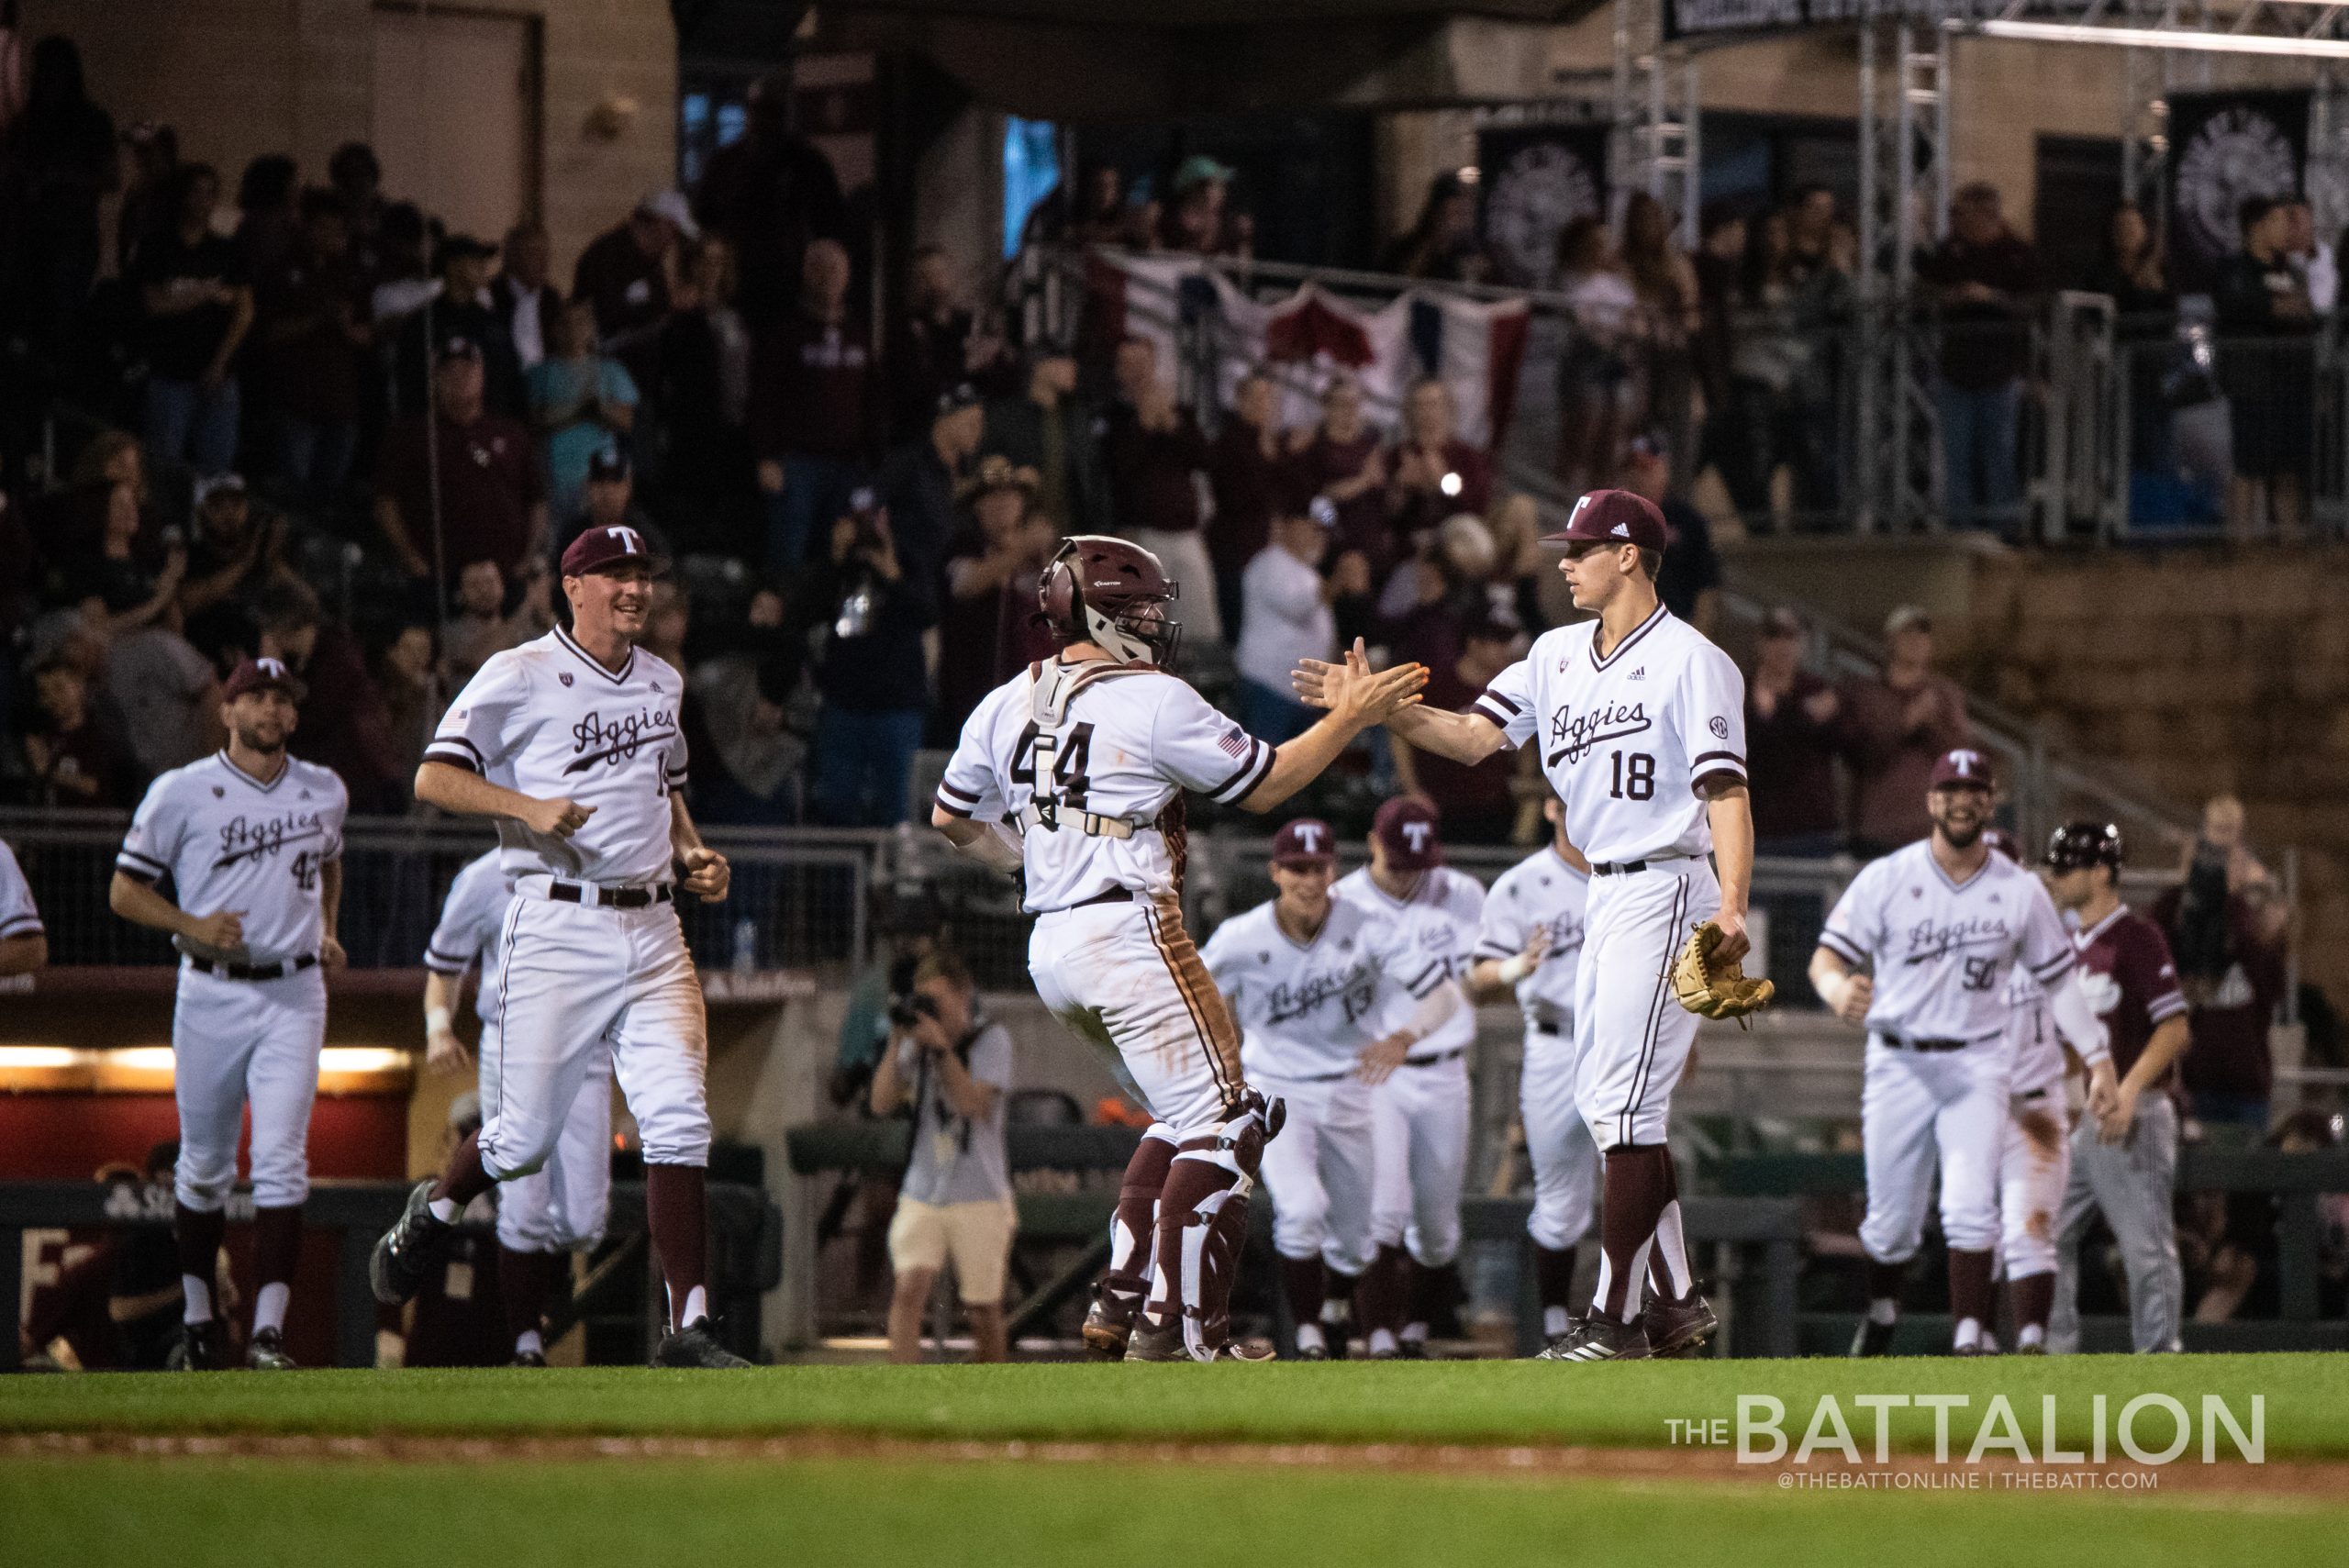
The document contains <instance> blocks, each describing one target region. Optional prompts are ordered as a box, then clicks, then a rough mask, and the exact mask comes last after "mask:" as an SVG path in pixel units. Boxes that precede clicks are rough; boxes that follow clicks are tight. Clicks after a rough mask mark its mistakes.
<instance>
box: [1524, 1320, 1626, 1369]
mask: <svg viewBox="0 0 2349 1568" xmlns="http://www.w3.org/2000/svg"><path fill="white" fill-rule="evenodd" d="M1649 1355H1650V1352H1649V1351H1648V1331H1647V1330H1646V1329H1643V1328H1642V1327H1641V1326H1640V1325H1639V1324H1637V1323H1618V1322H1617V1321H1615V1319H1613V1318H1609V1317H1607V1316H1606V1315H1604V1314H1603V1313H1598V1312H1594V1313H1592V1314H1591V1315H1590V1316H1588V1317H1587V1318H1575V1319H1574V1320H1573V1324H1572V1326H1571V1327H1570V1328H1568V1329H1566V1331H1565V1334H1564V1337H1563V1338H1561V1339H1560V1340H1558V1341H1557V1342H1556V1343H1555V1344H1553V1345H1552V1346H1551V1347H1550V1348H1549V1349H1548V1350H1546V1351H1542V1353H1541V1354H1540V1355H1538V1356H1536V1357H1534V1358H1533V1359H1534V1360H1536V1361H1545V1362H1643V1361H1646V1360H1648V1359H1649Z"/></svg>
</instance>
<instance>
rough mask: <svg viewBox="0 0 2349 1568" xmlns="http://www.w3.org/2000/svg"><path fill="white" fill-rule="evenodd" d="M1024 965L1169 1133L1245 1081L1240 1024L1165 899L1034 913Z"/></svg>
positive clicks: (1204, 1114)
mask: <svg viewBox="0 0 2349 1568" xmlns="http://www.w3.org/2000/svg"><path fill="white" fill-rule="evenodd" d="M1028 973H1029V976H1030V978H1031V979H1032V980H1034V981H1035V983H1036V995H1038V996H1040V997H1041V998H1042V1000H1043V1003H1044V1006H1046V1007H1048V1008H1050V1009H1051V1010H1052V1015H1053V1016H1054V1017H1055V1018H1059V1019H1060V1021H1061V1022H1062V1024H1063V1025H1064V1026H1065V1027H1066V1028H1067V1029H1068V1030H1069V1032H1070V1033H1072V1034H1074V1035H1076V1036H1077V1037H1078V1038H1080V1039H1083V1040H1091V1041H1093V1042H1094V1043H1095V1044H1096V1045H1098V1046H1100V1047H1102V1048H1103V1049H1104V1050H1107V1051H1113V1052H1115V1053H1116V1055H1117V1057H1118V1059H1119V1062H1121V1063H1122V1064H1123V1065H1124V1067H1125V1070H1126V1073H1127V1074H1128V1076H1129V1077H1130V1078H1131V1080H1132V1082H1133V1085H1134V1087H1135V1088H1136V1089H1138V1090H1140V1091H1141V1097H1142V1101H1143V1103H1144V1104H1145V1105H1147V1106H1149V1107H1150V1114H1151V1115H1152V1116H1153V1117H1155V1118H1157V1119H1158V1120H1160V1121H1162V1122H1163V1123H1165V1124H1166V1126H1167V1127H1168V1128H1170V1129H1173V1131H1174V1133H1175V1141H1176V1142H1178V1143H1180V1142H1183V1141H1186V1140H1189V1139H1193V1138H1199V1137H1204V1136H1206V1135H1207V1134H1208V1133H1209V1132H1210V1131H1212V1130H1213V1129H1215V1128H1217V1127H1219V1126H1220V1125H1221V1124H1222V1122H1223V1119H1224V1118H1223V1107H1224V1106H1225V1105H1226V1104H1228V1103H1230V1101H1231V1100H1233V1099H1235V1098H1236V1097H1237V1096H1238V1095H1239V1093H1240V1091H1241V1088H1242V1087H1244V1086H1245V1084H1244V1081H1243V1080H1242V1078H1241V1073H1240V1035H1239V1030H1238V1029H1236V1028H1235V1027H1234V1026H1233V1024H1232V1022H1231V1011H1230V1008H1229V1007H1228V1006H1225V1004H1224V1000H1223V994H1222V993H1221V992H1219V991H1218V990H1217V989H1216V986H1215V981H1214V980H1213V978H1212V977H1210V976H1209V975H1208V970H1207V965H1206V964H1204V963H1202V962H1199V954H1198V950H1197V948H1196V947H1194V946H1193V945H1192V942H1191V939H1190V937H1189V935H1188V934H1187V933H1186V932H1185V931H1184V929H1183V915H1182V910H1181V908H1180V906H1177V905H1176V904H1175V901H1174V900H1173V899H1172V898H1168V899H1163V900H1157V901H1149V900H1144V899H1141V898H1140V897H1137V898H1136V899H1135V900H1134V901H1133V902H1131V903H1118V904H1085V905H1079V906H1077V907H1075V908H1074V909H1057V910H1054V911H1052V913H1051V914H1048V915H1040V916H1038V917H1037V918H1036V929H1035V931H1034V933H1033V934H1032V935H1031V936H1030V938H1029V939H1028ZM1286 1136H1287V1135H1286V1133H1284V1134H1283V1135H1282V1138H1277V1139H1275V1140H1273V1141H1274V1142H1275V1143H1278V1142H1280V1141H1282V1139H1285V1138H1286Z"/></svg>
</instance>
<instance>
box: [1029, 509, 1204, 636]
mask: <svg viewBox="0 0 2349 1568" xmlns="http://www.w3.org/2000/svg"><path fill="white" fill-rule="evenodd" d="M1179 592H1180V585H1179V584H1176V583H1175V580H1174V579H1173V578H1171V577H1169V576H1167V575H1166V568H1165V567H1163V566H1162V565H1161V564H1159V560H1158V557H1156V556H1155V555H1152V553H1151V552H1150V551H1148V550H1144V549H1142V547H1141V546H1140V545H1138V544H1130V543H1128V542H1127V541H1126V540H1124V539H1112V538H1110V537H1109V536H1108V535H1107V534H1075V535H1073V536H1071V537H1070V538H1068V539H1063V541H1062V542H1061V548H1060V553H1059V554H1057V555H1055V556H1053V557H1052V564H1051V565H1049V566H1047V567H1045V568H1044V575H1043V577H1042V579H1041V581H1040V582H1038V584H1036V604H1037V607H1038V608H1039V609H1041V611H1042V612H1043V616H1044V619H1045V621H1046V622H1047V623H1048V624H1049V625H1050V626H1051V627H1052V633H1053V635H1054V636H1056V637H1058V638H1059V639H1061V640H1062V641H1063V642H1064V643H1066V642H1094V643H1098V644H1099V645H1100V646H1101V647H1103V648H1105V649H1107V650H1108V651H1109V652H1110V653H1112V654H1113V655H1115V656H1116V657H1117V658H1118V659H1119V660H1121V661H1123V662H1126V663H1128V664H1155V665H1157V666H1159V667H1160V668H1162V669H1163V668H1165V667H1166V666H1168V665H1170V664H1172V663H1174V662H1175V645H1176V644H1177V643H1178V642H1180V641H1181V640H1182V634H1183V628H1182V625H1181V623H1180V622H1178V621H1175V619H1173V618H1172V617H1169V616H1168V615H1167V613H1166V606H1167V605H1168V604H1170V603H1171V602H1173V600H1174V599H1175V597H1176V596H1177V595H1178V594H1179Z"/></svg>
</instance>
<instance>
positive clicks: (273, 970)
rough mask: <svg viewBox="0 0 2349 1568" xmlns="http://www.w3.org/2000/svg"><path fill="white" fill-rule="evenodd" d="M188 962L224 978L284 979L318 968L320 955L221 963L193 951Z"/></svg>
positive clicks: (311, 954) (307, 953)
mask: <svg viewBox="0 0 2349 1568" xmlns="http://www.w3.org/2000/svg"><path fill="white" fill-rule="evenodd" d="M187 962H188V967H189V968H190V969H193V970H195V972H196V973H198V974H217V975H218V976H220V977H221V978H222V979H223V980H283V979H284V978H285V977H286V976H287V975H289V974H299V973H302V972H303V971H304V970H306V969H316V968H317V966H318V955H317V953H314V952H306V953H304V954H303V955H302V956H301V957H299V958H289V959H286V960H284V961H283V962H278V963H219V962H214V961H213V960H211V959H208V958H197V957H196V956H195V954H193V953H191V954H189V955H188V961H187Z"/></svg>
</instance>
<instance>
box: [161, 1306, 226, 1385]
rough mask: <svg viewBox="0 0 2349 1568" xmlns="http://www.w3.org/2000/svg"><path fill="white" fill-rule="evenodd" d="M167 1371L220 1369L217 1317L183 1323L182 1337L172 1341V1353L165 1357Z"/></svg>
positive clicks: (164, 1366) (164, 1363)
mask: <svg viewBox="0 0 2349 1568" xmlns="http://www.w3.org/2000/svg"><path fill="white" fill-rule="evenodd" d="M163 1368H164V1370H165V1371H167V1372H217V1371H219V1370H220V1325H219V1322H218V1320H217V1319H212V1318H207V1319H206V1320H205V1321H204V1322H201V1323H183V1324H181V1325H180V1337H179V1338H178V1339H177V1340H173V1343H172V1349H171V1353H170V1354H169V1355H167V1356H165V1357H164V1358H163Z"/></svg>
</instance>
